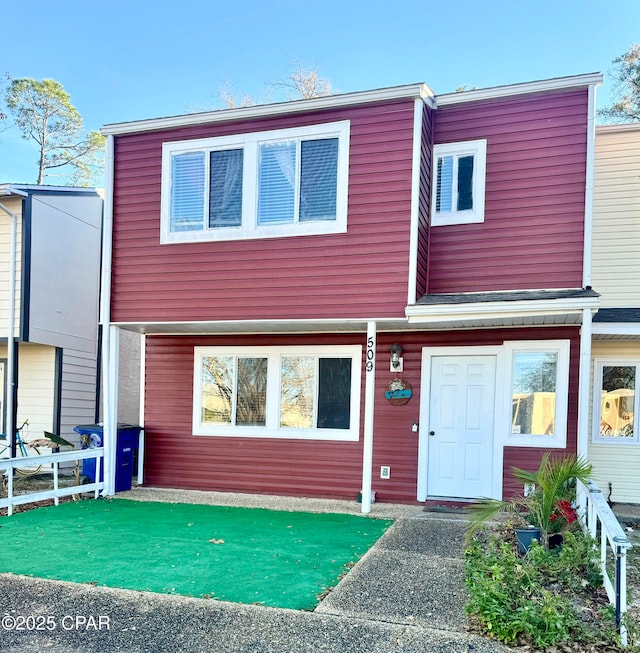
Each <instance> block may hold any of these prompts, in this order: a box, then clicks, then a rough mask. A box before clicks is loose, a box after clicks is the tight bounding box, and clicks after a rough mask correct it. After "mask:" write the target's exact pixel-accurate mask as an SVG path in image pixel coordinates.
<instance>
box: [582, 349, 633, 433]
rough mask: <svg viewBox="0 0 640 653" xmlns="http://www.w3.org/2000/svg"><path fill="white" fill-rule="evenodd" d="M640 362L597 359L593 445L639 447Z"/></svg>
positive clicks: (595, 368) (594, 388)
mask: <svg viewBox="0 0 640 653" xmlns="http://www.w3.org/2000/svg"><path fill="white" fill-rule="evenodd" d="M639 373H640V359H635V360H634V359H596V361H595V366H594V377H593V390H594V394H593V442H608V443H611V444H638V441H639V438H638V424H637V421H636V419H635V416H636V414H637V413H638V409H639V408H640V406H639V405H638V402H639V401H640V398H639V395H638V393H637V392H636V384H637V382H638V374H639Z"/></svg>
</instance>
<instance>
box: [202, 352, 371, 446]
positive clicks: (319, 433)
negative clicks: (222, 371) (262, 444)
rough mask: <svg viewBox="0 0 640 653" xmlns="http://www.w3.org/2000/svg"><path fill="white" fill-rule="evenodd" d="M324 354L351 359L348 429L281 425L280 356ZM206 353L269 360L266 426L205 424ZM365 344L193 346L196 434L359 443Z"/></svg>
mask: <svg viewBox="0 0 640 653" xmlns="http://www.w3.org/2000/svg"><path fill="white" fill-rule="evenodd" d="M287 355H298V356H304V355H309V356H322V357H325V358H351V414H350V422H349V423H350V428H349V429H317V428H313V429H293V428H285V427H280V425H279V413H280V406H279V403H280V392H279V391H280V365H279V360H280V358H281V356H287ZM204 356H256V357H258V356H259V357H262V358H267V359H269V363H268V372H267V410H266V413H267V414H266V422H267V423H266V426H233V425H222V426H213V425H211V424H203V423H202V421H201V414H202V411H201V409H202V403H201V402H202V358H203V357H204ZM361 368H362V347H361V346H360V345H340V346H333V345H332V346H292V347H268V346H266V347H215V346H213V347H194V366H193V425H192V426H193V435H196V436H218V437H253V438H281V439H295V440H332V441H344V442H357V441H358V440H359V438H360V391H361V385H362V383H361V381H362V379H361V376H362V374H361Z"/></svg>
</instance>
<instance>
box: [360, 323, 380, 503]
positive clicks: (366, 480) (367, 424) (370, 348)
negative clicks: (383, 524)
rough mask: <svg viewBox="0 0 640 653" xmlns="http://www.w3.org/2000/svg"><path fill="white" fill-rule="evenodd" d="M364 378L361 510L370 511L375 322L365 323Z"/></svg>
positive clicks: (374, 380) (374, 385)
mask: <svg viewBox="0 0 640 653" xmlns="http://www.w3.org/2000/svg"><path fill="white" fill-rule="evenodd" d="M365 366H366V368H365V369H366V371H365V374H366V378H365V386H364V442H363V444H362V494H361V498H362V512H363V513H364V514H368V513H370V512H371V483H372V474H371V466H372V465H373V414H374V406H375V389H376V323H375V322H368V323H367V351H366V356H365Z"/></svg>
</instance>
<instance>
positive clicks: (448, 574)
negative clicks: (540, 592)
mask: <svg viewBox="0 0 640 653" xmlns="http://www.w3.org/2000/svg"><path fill="white" fill-rule="evenodd" d="M200 495H204V497H202V496H200ZM122 496H123V497H126V496H129V497H130V498H136V499H142V500H148V499H151V500H158V499H162V500H177V501H185V500H188V501H195V502H200V501H205V500H206V502H211V503H220V502H223V503H227V504H228V503H229V502H234V505H259V506H260V507H273V508H278V509H292V510H300V509H307V510H321V511H325V510H330V511H332V512H357V511H358V509H359V506H358V505H357V504H355V503H352V502H334V501H326V502H322V501H314V500H298V499H273V498H267V497H253V498H250V497H247V496H246V495H244V496H242V495H222V497H219V496H217V495H211V494H210V493H206V494H205V493H178V494H168V493H167V491H160V492H159V493H156V492H151V491H142V490H134V491H133V492H132V493H125V494H123V495H122ZM372 514H373V515H374V516H380V517H389V516H395V517H396V518H397V521H396V522H395V524H394V525H393V526H392V527H391V528H390V529H389V530H388V531H387V532H386V533H385V535H384V536H383V537H382V538H381V539H380V540H379V541H378V542H377V543H376V545H375V546H374V547H373V548H372V549H371V550H370V551H369V552H368V553H367V554H366V555H365V556H364V557H363V558H362V559H361V560H360V561H359V562H358V563H357V564H356V565H355V567H354V568H353V569H352V570H351V571H350V572H349V574H347V576H346V577H345V578H344V579H343V580H342V581H341V582H340V583H339V584H338V585H337V587H336V588H334V590H333V591H332V592H330V593H329V594H328V596H327V597H326V598H325V599H324V600H323V601H322V602H321V603H320V604H319V606H318V607H317V608H316V610H315V611H314V612H300V611H293V610H284V609H279V608H265V607H262V606H251V605H239V604H233V603H224V602H220V601H215V600H206V599H191V598H185V597H180V596H168V595H162V594H151V593H146V592H133V591H128V590H116V589H111V588H104V587H94V586H91V585H76V584H72V583H63V582H57V581H45V580H41V579H35V578H25V577H17V576H13V575H10V574H0V643H1V644H0V645H1V648H2V650H3V651H12V652H13V651H20V652H21V653H30V652H33V653H36V652H37V653H42V651H54V652H55V653H110V652H115V651H122V652H125V651H126V652H128V653H129V652H131V653H136V652H140V653H143V652H144V653H164V652H172V651H176V652H177V651H180V652H184V653H191V652H193V653H200V652H205V651H206V652H208V653H209V652H213V653H218V652H219V653H306V652H309V653H341V652H345V653H347V652H348V653H391V652H393V653H469V652H470V651H474V652H476V653H491V652H496V653H497V652H500V651H508V650H510V649H508V648H506V647H503V646H500V645H498V644H496V643H495V642H491V641H488V640H485V639H483V638H480V637H477V636H474V635H469V634H467V633H466V632H465V614H464V602H465V600H466V595H465V589H464V586H463V583H462V559H461V549H462V539H463V533H464V525H465V524H464V522H463V521H461V520H460V519H458V518H456V517H455V516H453V517H452V516H449V515H445V514H438V513H427V512H424V511H423V509H422V508H421V507H415V506H413V507H407V506H395V507H394V506H385V505H383V504H377V505H376V504H374V509H373V513H372ZM0 537H1V528H0ZM96 545H97V546H99V543H97V544H96ZM20 554H21V555H27V554H28V553H27V551H23V552H21V553H20ZM70 555H73V552H70ZM151 573H152V572H151Z"/></svg>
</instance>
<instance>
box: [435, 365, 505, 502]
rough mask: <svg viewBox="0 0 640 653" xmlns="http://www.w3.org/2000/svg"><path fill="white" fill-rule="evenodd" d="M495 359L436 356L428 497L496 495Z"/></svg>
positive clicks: (468, 497) (472, 497) (474, 497)
mask: <svg viewBox="0 0 640 653" xmlns="http://www.w3.org/2000/svg"><path fill="white" fill-rule="evenodd" d="M495 385H496V357H495V356H433V357H432V359H431V383H430V386H431V396H430V399H429V427H428V432H429V435H428V439H429V442H428V454H427V455H428V465H427V466H428V470H427V493H428V495H429V496H431V497H459V498H467V499H477V498H480V497H490V496H491V494H492V480H493V479H492V470H493V426H494V424H493V422H494V410H495Z"/></svg>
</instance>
